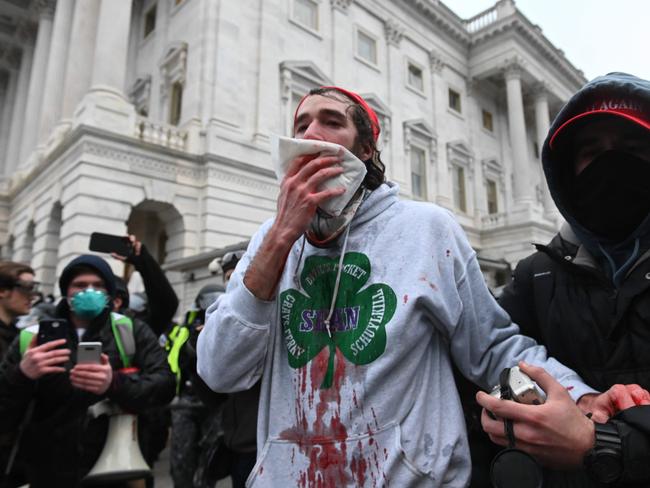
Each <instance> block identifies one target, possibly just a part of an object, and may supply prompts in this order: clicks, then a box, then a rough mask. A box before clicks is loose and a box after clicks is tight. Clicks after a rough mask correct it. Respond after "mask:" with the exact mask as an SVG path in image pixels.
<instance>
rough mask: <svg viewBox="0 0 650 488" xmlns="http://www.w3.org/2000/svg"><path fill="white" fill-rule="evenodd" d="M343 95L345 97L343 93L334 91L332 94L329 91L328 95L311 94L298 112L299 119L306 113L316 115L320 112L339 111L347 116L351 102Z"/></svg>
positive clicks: (297, 117)
mask: <svg viewBox="0 0 650 488" xmlns="http://www.w3.org/2000/svg"><path fill="white" fill-rule="evenodd" d="M341 97H343V95H339V94H338V93H332V94H331V96H330V94H329V93H328V94H327V96H323V95H309V96H308V97H307V98H305V101H304V102H302V104H301V105H300V108H299V109H298V113H297V114H296V119H299V118H300V117H301V116H304V115H305V114H311V115H314V114H315V113H318V112H332V113H336V112H338V113H339V114H341V115H344V116H347V112H348V110H347V109H348V107H349V106H350V102H348V101H346V100H344V99H342V98H341Z"/></svg>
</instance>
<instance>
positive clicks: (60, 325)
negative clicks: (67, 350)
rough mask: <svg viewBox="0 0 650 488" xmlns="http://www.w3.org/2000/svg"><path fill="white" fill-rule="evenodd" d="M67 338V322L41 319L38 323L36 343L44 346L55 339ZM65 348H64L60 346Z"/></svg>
mask: <svg viewBox="0 0 650 488" xmlns="http://www.w3.org/2000/svg"><path fill="white" fill-rule="evenodd" d="M67 338H68V321H67V320H65V319H43V320H41V321H39V323H38V335H37V337H36V342H37V343H38V344H39V345H40V344H45V343H46V342H51V341H55V340H57V339H67ZM62 347H65V346H62Z"/></svg>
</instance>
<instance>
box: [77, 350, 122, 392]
mask: <svg viewBox="0 0 650 488" xmlns="http://www.w3.org/2000/svg"><path fill="white" fill-rule="evenodd" d="M111 381H113V368H111V365H110V364H109V362H108V356H107V355H106V354H102V356H101V364H77V365H76V366H75V367H74V368H72V370H71V371H70V383H72V386H74V387H75V388H78V389H80V390H85V391H88V392H90V393H94V394H95V395H103V394H104V393H106V390H108V387H109V386H111Z"/></svg>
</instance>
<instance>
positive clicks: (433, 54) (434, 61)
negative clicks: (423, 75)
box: [429, 49, 445, 73]
mask: <svg viewBox="0 0 650 488" xmlns="http://www.w3.org/2000/svg"><path fill="white" fill-rule="evenodd" d="M444 66H445V62H444V61H443V60H442V55H441V54H440V53H439V52H438V51H436V50H435V49H431V50H430V51H429V69H430V70H431V73H440V72H442V68H443V67H444Z"/></svg>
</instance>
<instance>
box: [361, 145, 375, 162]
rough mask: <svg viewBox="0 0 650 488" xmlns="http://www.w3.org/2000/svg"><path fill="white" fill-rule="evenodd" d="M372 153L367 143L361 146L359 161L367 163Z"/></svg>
mask: <svg viewBox="0 0 650 488" xmlns="http://www.w3.org/2000/svg"><path fill="white" fill-rule="evenodd" d="M373 153H374V151H373V149H372V146H371V145H370V144H369V143H366V144H362V145H361V154H360V157H359V159H360V160H361V161H367V160H368V159H370V158H372V156H373Z"/></svg>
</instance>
